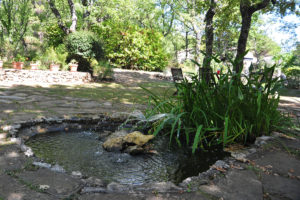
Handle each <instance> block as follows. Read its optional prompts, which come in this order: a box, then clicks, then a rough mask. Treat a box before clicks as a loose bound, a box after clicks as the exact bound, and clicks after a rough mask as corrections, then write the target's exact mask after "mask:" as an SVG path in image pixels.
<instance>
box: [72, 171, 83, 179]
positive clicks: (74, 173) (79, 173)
mask: <svg viewBox="0 0 300 200" xmlns="http://www.w3.org/2000/svg"><path fill="white" fill-rule="evenodd" d="M72 176H74V177H77V178H81V177H82V174H81V172H80V171H72Z"/></svg>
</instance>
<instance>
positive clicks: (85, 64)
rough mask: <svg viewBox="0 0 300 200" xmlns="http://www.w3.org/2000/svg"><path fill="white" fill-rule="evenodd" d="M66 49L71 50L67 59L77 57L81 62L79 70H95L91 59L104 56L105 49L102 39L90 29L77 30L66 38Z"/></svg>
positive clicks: (99, 58)
mask: <svg viewBox="0 0 300 200" xmlns="http://www.w3.org/2000/svg"><path fill="white" fill-rule="evenodd" d="M65 45H66V49H67V51H68V52H69V56H68V58H67V61H70V60H72V59H75V60H77V61H78V63H79V67H78V70H79V71H86V72H91V73H92V72H93V69H92V68H91V65H90V60H91V59H93V58H95V59H96V60H101V59H102V58H103V50H102V45H101V43H100V41H99V40H98V39H97V38H96V37H95V35H94V34H93V33H92V32H89V31H76V32H74V33H71V34H69V35H68V36H67V38H66V39H65Z"/></svg>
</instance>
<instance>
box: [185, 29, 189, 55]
mask: <svg viewBox="0 0 300 200" xmlns="http://www.w3.org/2000/svg"><path fill="white" fill-rule="evenodd" d="M188 36H189V32H188V31H186V32H185V60H187V59H188V49H189V38H188Z"/></svg>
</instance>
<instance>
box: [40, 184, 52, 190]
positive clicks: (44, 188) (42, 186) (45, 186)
mask: <svg viewBox="0 0 300 200" xmlns="http://www.w3.org/2000/svg"><path fill="white" fill-rule="evenodd" d="M49 188H50V186H49V185H40V186H39V189H40V190H48V189H49Z"/></svg>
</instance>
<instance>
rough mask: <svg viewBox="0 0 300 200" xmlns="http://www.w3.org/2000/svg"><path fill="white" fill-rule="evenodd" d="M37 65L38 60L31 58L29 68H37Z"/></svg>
mask: <svg viewBox="0 0 300 200" xmlns="http://www.w3.org/2000/svg"><path fill="white" fill-rule="evenodd" d="M39 66H40V62H39V61H37V59H36V58H34V59H32V61H31V62H30V67H31V68H30V69H31V70H38V68H39Z"/></svg>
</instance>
